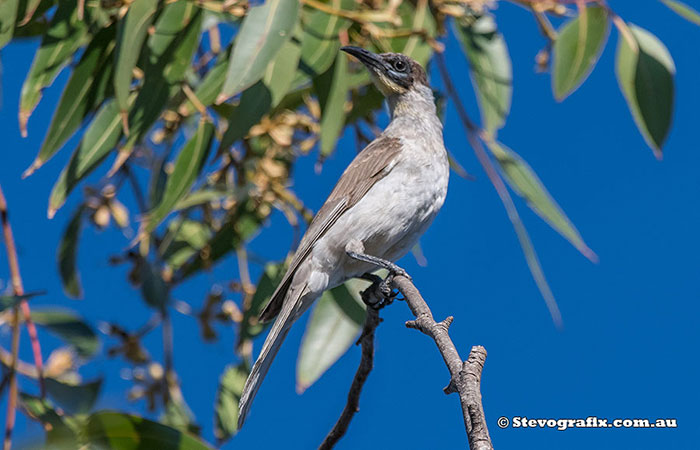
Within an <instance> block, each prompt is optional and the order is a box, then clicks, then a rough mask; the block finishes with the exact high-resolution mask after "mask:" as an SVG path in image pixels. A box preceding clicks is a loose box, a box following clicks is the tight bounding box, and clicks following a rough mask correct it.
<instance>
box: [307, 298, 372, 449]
mask: <svg viewBox="0 0 700 450" xmlns="http://www.w3.org/2000/svg"><path fill="white" fill-rule="evenodd" d="M380 321H381V320H380V318H379V311H378V310H377V309H374V308H371V307H368V308H367V316H366V318H365V325H364V327H363V329H362V334H361V336H360V339H359V341H358V344H360V345H362V357H361V359H360V365H359V367H358V368H357V372H355V378H353V380H352V384H351V385H350V392H348V401H347V403H346V404H345V408H343V412H342V414H341V415H340V418H338V421H337V422H336V423H335V425H334V426H333V429H331V431H330V432H329V433H328V435H327V436H326V438H325V439H324V440H323V442H322V443H321V445H320V446H319V447H318V448H319V450H329V449H332V448H333V446H335V444H336V443H337V442H338V440H340V438H342V437H343V435H345V432H346V431H347V430H348V426H349V425H350V421H352V418H353V416H354V415H355V413H356V412H357V411H359V410H360V393H361V392H362V386H364V384H365V381H367V377H368V376H369V373H370V372H371V371H372V367H373V366H374V331H375V330H376V329H377V326H379V323H380Z"/></svg>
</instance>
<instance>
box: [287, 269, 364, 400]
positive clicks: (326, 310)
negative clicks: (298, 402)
mask: <svg viewBox="0 0 700 450" xmlns="http://www.w3.org/2000/svg"><path fill="white" fill-rule="evenodd" d="M368 285H369V283H368V282H366V281H363V280H355V279H354V280H350V281H347V282H345V283H344V284H342V285H340V286H338V287H336V288H334V289H331V290H330V291H326V292H324V294H323V296H322V297H321V299H320V300H319V301H318V302H317V303H316V306H315V307H314V310H313V313H312V315H311V318H310V319H309V324H308V326H307V327H306V332H305V333H304V338H303V340H302V343H301V349H300V350H299V359H298V360H297V392H303V391H304V390H306V389H307V388H308V387H309V386H311V385H312V384H313V383H314V382H316V380H318V379H319V378H320V376H321V375H322V374H323V373H324V372H325V371H326V370H328V368H329V367H330V366H332V365H333V363H335V362H336V361H337V360H338V358H340V357H341V356H342V355H343V354H344V353H345V352H346V351H347V350H348V349H349V348H350V347H351V346H352V344H353V343H354V342H355V340H356V339H357V336H358V334H359V333H360V330H361V329H362V325H363V324H364V321H365V314H366V313H365V309H364V308H365V306H364V303H363V302H362V299H361V298H360V294H359V292H360V291H361V290H363V289H365V288H366V287H367V286H368Z"/></svg>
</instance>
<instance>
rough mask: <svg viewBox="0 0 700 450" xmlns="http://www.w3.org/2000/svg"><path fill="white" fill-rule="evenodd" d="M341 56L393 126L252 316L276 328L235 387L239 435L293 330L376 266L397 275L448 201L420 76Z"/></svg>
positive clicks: (414, 70)
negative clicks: (357, 68)
mask: <svg viewBox="0 0 700 450" xmlns="http://www.w3.org/2000/svg"><path fill="white" fill-rule="evenodd" d="M340 50H342V51H343V52H345V53H347V54H349V55H352V56H353V57H355V58H356V59H357V60H359V61H360V62H361V63H362V64H363V65H364V66H365V68H366V69H367V70H368V71H369V75H370V79H371V80H372V83H373V84H374V86H376V88H377V89H378V90H379V91H380V92H381V93H382V94H383V96H384V97H385V99H386V102H387V104H388V107H389V113H390V118H391V120H390V122H389V124H388V125H387V127H386V128H385V129H384V131H383V132H382V133H381V134H380V135H379V136H377V137H376V139H374V140H373V141H372V142H370V143H369V144H368V145H367V147H365V148H364V149H363V150H362V151H361V152H360V153H358V154H357V155H356V157H355V158H354V159H353V161H352V162H351V163H350V165H349V166H348V167H347V169H346V170H345V171H344V172H343V174H342V176H341V177H340V179H339V180H338V182H337V184H336V185H335V187H334V188H333V190H332V191H331V193H330V195H329V196H328V199H327V200H326V201H325V203H324V204H323V205H322V207H321V209H320V210H319V211H318V213H317V214H316V215H315V216H314V218H313V220H312V221H311V223H310V224H309V227H308V228H307V230H306V232H305V234H304V236H303V237H302V239H301V241H300V244H299V246H298V248H297V250H296V252H295V254H294V256H293V258H292V260H291V263H290V264H289V267H288V268H287V271H286V273H285V275H284V277H283V278H282V281H281V282H280V284H279V285H278V287H277V288H276V290H275V292H274V293H273V294H272V297H271V298H270V300H269V302H268V304H267V305H266V307H265V308H264V309H263V311H262V313H261V315H260V321H261V322H267V321H270V320H272V319H273V318H275V317H276V319H275V322H274V323H273V324H272V327H271V328H270V332H269V334H268V335H267V337H266V339H265V342H264V344H263V347H262V350H261V351H260V355H259V356H258V358H257V360H256V361H255V364H254V365H253V367H252V368H251V371H250V374H249V376H248V378H247V380H246V382H245V385H244V387H243V391H242V394H241V397H240V401H239V415H238V427H239V429H240V428H242V426H243V424H244V422H245V420H246V418H247V416H248V413H249V411H250V407H251V404H252V402H253V399H254V397H255V395H256V394H257V392H258V389H259V388H260V385H261V383H262V381H263V379H264V378H265V375H266V374H267V372H268V370H269V369H270V365H271V364H272V361H273V359H274V358H275V356H276V354H277V352H278V351H279V349H280V346H281V345H282V341H283V340H284V339H285V337H286V336H287V333H288V332H289V330H290V328H291V326H292V324H293V323H294V322H295V321H296V320H297V319H299V318H300V317H301V316H302V315H303V314H304V312H305V311H306V310H307V309H308V308H309V307H310V306H311V305H312V304H313V302H314V301H315V300H316V299H317V298H319V297H320V296H321V295H322V294H323V292H324V291H325V290H327V289H331V288H333V287H336V286H338V285H340V284H342V283H344V282H345V281H347V280H349V279H351V278H356V277H362V276H363V275H366V274H369V273H370V272H371V271H373V270H376V269H377V268H378V267H377V266H384V267H387V268H389V269H391V271H393V272H399V273H402V274H405V272H403V271H402V269H400V268H399V267H398V266H396V265H395V264H393V262H395V261H397V260H399V259H400V258H402V257H403V256H404V255H406V254H407V253H408V252H409V251H410V250H411V249H412V248H413V247H414V246H415V245H416V244H417V242H418V239H419V238H420V236H421V235H423V233H424V232H425V231H426V230H427V228H428V227H429V226H430V224H431V223H432V222H433V219H434V218H435V216H436V215H437V213H438V211H439V210H440V208H441V207H442V205H443V203H444V201H445V197H446V195H447V186H448V180H449V162H448V158H447V151H446V150H445V145H444V141H443V135H442V123H441V122H440V119H439V118H438V116H437V113H436V106H435V99H434V97H433V91H432V89H431V87H430V85H429V84H428V79H427V75H426V72H425V70H424V69H423V67H421V65H420V64H419V63H418V62H416V61H414V60H413V59H411V58H410V57H408V56H406V55H403V54H401V53H382V54H376V53H373V52H370V51H368V50H365V49H363V48H360V47H354V46H344V47H342V48H340ZM368 276H369V275H368Z"/></svg>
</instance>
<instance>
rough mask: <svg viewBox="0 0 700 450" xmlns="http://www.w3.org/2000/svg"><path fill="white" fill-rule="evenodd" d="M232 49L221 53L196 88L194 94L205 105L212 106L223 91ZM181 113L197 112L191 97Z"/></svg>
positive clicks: (184, 104)
mask: <svg viewBox="0 0 700 450" xmlns="http://www.w3.org/2000/svg"><path fill="white" fill-rule="evenodd" d="M229 53H230V49H227V50H226V51H224V52H221V53H219V56H218V57H217V59H216V63H215V64H214V67H212V68H211V69H210V70H209V71H208V72H207V74H206V75H204V78H203V79H202V81H201V82H200V83H199V85H197V88H196V89H195V90H194V96H195V97H197V99H198V100H199V102H200V103H201V104H203V105H204V106H211V105H212V104H213V103H214V101H215V100H216V96H217V94H218V93H219V92H220V91H221V88H222V86H223V85H224V81H226V72H227V68H228V56H227V55H228V54H229ZM179 112H180V114H182V115H183V116H189V115H190V114H192V113H194V112H195V107H194V105H193V104H192V102H191V101H189V99H188V100H187V101H186V102H185V103H183V105H182V106H181V107H180V109H179Z"/></svg>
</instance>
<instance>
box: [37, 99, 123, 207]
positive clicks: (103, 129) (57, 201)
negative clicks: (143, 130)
mask: <svg viewBox="0 0 700 450" xmlns="http://www.w3.org/2000/svg"><path fill="white" fill-rule="evenodd" d="M132 99H133V96H132ZM121 132H122V123H121V120H120V118H119V106H118V105H117V103H116V102H115V101H114V100H110V101H109V102H107V103H105V104H104V105H103V106H102V108H100V110H99V111H98V113H97V115H96V116H95V119H94V120H93V121H92V123H91V124H90V127H89V128H88V129H87V131H86V132H85V134H84V135H83V140H82V142H81V143H80V146H79V147H78V149H77V150H76V151H75V152H74V153H73V155H72V156H71V159H70V162H69V163H68V166H67V167H66V168H64V169H63V171H62V172H61V175H60V176H59V177H58V180H57V181H56V184H55V185H54V187H53V189H52V190H51V196H50V198H49V212H48V216H49V218H52V217H53V216H54V214H56V211H57V210H58V208H60V207H61V206H63V204H64V203H65V201H66V198H67V197H68V194H70V193H71V191H72V190H73V189H74V188H75V187H76V186H77V185H78V183H79V182H80V181H81V180H82V179H83V178H85V177H86V176H87V175H88V174H89V173H90V172H92V171H93V170H95V168H96V167H97V166H98V165H99V164H100V163H101V162H102V161H103V160H104V159H105V158H106V157H107V155H108V154H109V153H110V152H111V151H112V149H113V148H114V147H115V146H116V145H117V142H119V137H120V136H121Z"/></svg>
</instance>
